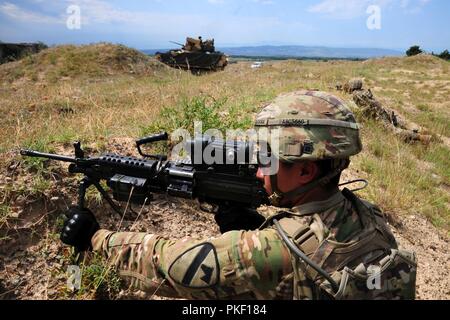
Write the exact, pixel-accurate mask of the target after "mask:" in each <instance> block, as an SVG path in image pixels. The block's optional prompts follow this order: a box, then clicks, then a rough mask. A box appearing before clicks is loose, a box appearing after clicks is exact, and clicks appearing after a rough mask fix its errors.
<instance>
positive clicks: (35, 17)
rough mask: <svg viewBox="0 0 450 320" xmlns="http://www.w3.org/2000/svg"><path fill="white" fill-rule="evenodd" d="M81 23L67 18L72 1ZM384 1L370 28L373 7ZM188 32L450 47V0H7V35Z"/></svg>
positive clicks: (108, 36) (254, 41)
mask: <svg viewBox="0 0 450 320" xmlns="http://www.w3.org/2000/svg"><path fill="white" fill-rule="evenodd" d="M70 5H77V6H78V7H79V8H80V10H81V12H80V13H81V28H80V29H74V30H70V29H68V28H67V26H66V21H67V19H68V16H69V14H68V13H67V11H66V10H67V8H68V7H69V6H70ZM371 5H376V6H378V8H380V18H381V19H380V23H381V24H380V26H381V28H380V29H376V30H369V29H368V28H367V25H366V22H367V20H368V18H369V15H370V14H368V13H366V11H367V8H368V7H369V6H371ZM187 35H192V36H198V35H202V36H203V38H207V37H214V38H215V40H216V45H217V46H219V47H220V46H239V45H261V44H277V45H284V44H299V45H320V46H332V47H371V48H392V49H401V50H404V49H405V48H408V47H409V46H411V45H413V44H420V45H421V46H422V47H423V48H425V49H426V50H435V51H439V50H443V49H450V1H448V0H190V1H187V0H134V1H133V0H128V1H125V0H112V1H105V0H18V1H13V0H0V40H1V41H3V42H32V41H43V42H45V43H47V44H61V43H75V44H82V43H92V42H98V41H108V42H114V43H123V44H125V45H129V46H132V47H135V48H138V49H151V48H169V47H173V45H172V44H170V43H169V42H168V41H169V40H172V41H178V42H183V41H184V39H185V37H186V36H187Z"/></svg>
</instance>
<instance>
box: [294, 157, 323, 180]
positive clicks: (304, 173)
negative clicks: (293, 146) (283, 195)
mask: <svg viewBox="0 0 450 320" xmlns="http://www.w3.org/2000/svg"><path fill="white" fill-rule="evenodd" d="M319 171H320V170H319V166H318V165H317V163H315V162H312V161H306V162H302V163H301V166H300V168H299V177H298V181H299V182H300V183H302V184H307V183H309V182H311V181H313V180H315V179H316V178H317V176H318V175H319Z"/></svg>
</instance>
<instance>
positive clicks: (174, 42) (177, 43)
mask: <svg viewBox="0 0 450 320" xmlns="http://www.w3.org/2000/svg"><path fill="white" fill-rule="evenodd" d="M169 42H170V43H173V44H176V45H179V46H182V47H183V46H184V44H181V43H179V42H176V41H169Z"/></svg>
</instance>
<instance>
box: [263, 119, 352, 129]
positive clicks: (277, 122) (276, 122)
mask: <svg viewBox="0 0 450 320" xmlns="http://www.w3.org/2000/svg"><path fill="white" fill-rule="evenodd" d="M255 126H257V127H266V126H281V127H307V126H331V127H341V128H349V129H354V130H358V129H359V126H358V124H357V123H355V122H347V121H341V120H332V119H260V120H256V122H255Z"/></svg>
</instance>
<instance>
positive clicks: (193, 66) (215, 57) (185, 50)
mask: <svg viewBox="0 0 450 320" xmlns="http://www.w3.org/2000/svg"><path fill="white" fill-rule="evenodd" d="M179 45H181V44H179ZM181 46H182V47H181V48H180V49H175V50H170V51H168V52H164V53H162V52H157V53H156V55H155V57H156V59H158V60H159V61H161V62H163V63H165V64H167V65H169V66H171V67H173V68H179V69H183V70H190V71H191V72H193V73H200V72H202V71H217V70H223V69H225V67H226V65H227V64H228V56H227V55H225V54H224V53H222V52H220V51H216V50H215V47H214V39H208V40H205V41H203V40H202V38H201V37H198V39H194V38H190V37H188V38H186V44H184V45H181Z"/></svg>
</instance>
